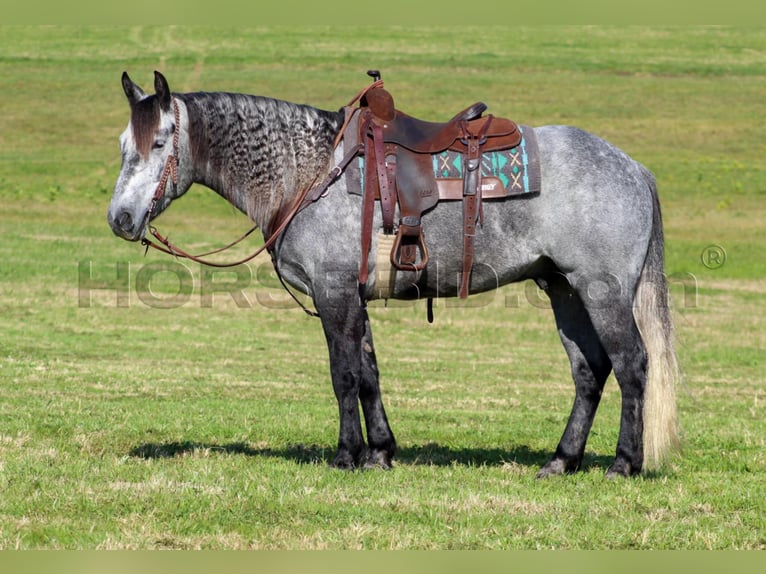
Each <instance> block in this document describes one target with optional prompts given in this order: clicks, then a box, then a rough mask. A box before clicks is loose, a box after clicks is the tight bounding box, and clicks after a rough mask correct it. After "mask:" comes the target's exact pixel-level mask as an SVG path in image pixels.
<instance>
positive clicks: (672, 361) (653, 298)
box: [633, 170, 680, 469]
mask: <svg viewBox="0 0 766 574" xmlns="http://www.w3.org/2000/svg"><path fill="white" fill-rule="evenodd" d="M644 173H645V177H646V180H647V183H648V184H649V187H650V190H651V194H652V203H653V215H652V234H651V238H650V240H649V246H648V248H647V252H646V259H645V260H644V267H643V269H642V270H641V277H640V279H639V281H638V287H637V289H636V296H635V301H634V305H633V315H634V317H635V319H636V324H637V325H638V330H639V332H640V333H641V338H642V339H643V342H644V346H645V347H646V353H647V367H648V372H647V377H646V390H645V393H644V416H643V418H644V466H645V467H646V468H649V469H653V468H657V467H659V466H660V465H661V463H662V462H663V461H664V460H665V459H666V458H667V456H668V455H669V454H671V453H672V452H674V451H677V450H678V449H679V448H680V439H679V431H678V413H677V410H676V387H677V386H678V383H679V382H680V369H679V364H678V357H677V355H676V352H675V346H674V336H673V322H672V317H671V312H670V305H669V293H668V283H667V278H666V277H665V272H664V258H665V257H664V256H665V253H664V246H663V232H662V214H661V212H660V203H659V198H658V196H657V183H656V181H655V179H654V176H653V175H652V174H651V173H650V172H649V171H648V170H644Z"/></svg>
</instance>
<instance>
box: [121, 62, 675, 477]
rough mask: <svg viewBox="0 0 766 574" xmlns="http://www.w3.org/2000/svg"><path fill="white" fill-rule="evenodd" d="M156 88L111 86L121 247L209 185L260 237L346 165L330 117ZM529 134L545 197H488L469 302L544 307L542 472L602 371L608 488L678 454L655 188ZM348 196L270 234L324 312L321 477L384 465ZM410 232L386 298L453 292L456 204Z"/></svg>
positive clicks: (583, 417)
mask: <svg viewBox="0 0 766 574" xmlns="http://www.w3.org/2000/svg"><path fill="white" fill-rule="evenodd" d="M154 83H155V94H153V95H147V94H146V93H145V92H144V91H143V90H142V89H141V88H140V87H138V86H137V85H136V84H135V83H133V81H132V80H131V79H130V78H129V77H128V75H127V74H123V77H122V86H123V89H124V91H125V94H126V96H127V99H128V102H129V103H130V109H131V116H130V123H129V125H128V127H127V129H126V130H125V132H124V133H123V134H122V136H121V138H120V144H121V148H122V167H121V170H120V174H119V177H118V179H117V183H116V185H115V189H114V195H113V197H112V200H111V204H110V206H109V212H108V221H109V225H110V226H111V228H112V230H113V231H114V233H115V234H117V235H118V236H120V237H122V238H124V239H126V240H129V241H139V240H142V239H143V238H144V236H145V234H146V231H147V226H148V224H149V222H150V221H151V220H153V219H154V218H155V217H157V216H158V215H159V214H160V213H162V211H164V210H165V209H166V208H167V207H168V206H169V205H170V204H171V202H172V201H173V200H175V199H177V198H179V197H181V196H182V195H183V194H184V192H186V191H187V190H188V189H189V187H190V186H191V185H192V184H194V183H198V184H202V185H204V186H207V187H209V188H211V189H213V190H214V191H216V192H217V193H218V194H220V195H221V196H222V197H224V198H225V199H227V200H228V201H229V202H231V203H232V204H233V205H234V206H236V207H237V208H238V209H240V210H241V211H242V212H244V213H245V214H247V215H248V216H249V217H250V218H251V219H252V220H253V222H255V224H257V225H258V226H260V227H261V229H262V230H263V231H264V233H265V234H266V235H268V234H269V233H270V232H272V231H274V230H273V229H272V230H270V229H269V225H270V222H271V221H272V218H273V216H274V214H275V213H276V212H277V211H278V210H280V209H284V207H285V206H286V205H289V204H290V203H291V202H292V201H293V200H294V198H295V197H296V194H298V193H299V192H300V190H304V189H306V188H308V187H309V186H311V185H312V184H313V182H315V181H316V180H317V179H319V180H321V179H322V178H324V177H325V176H326V175H327V174H328V173H329V172H330V170H331V168H332V166H333V165H334V164H335V163H336V162H338V161H339V160H340V158H341V156H342V147H343V146H339V147H338V148H336V149H334V139H335V137H336V134H338V133H339V130H340V129H341V124H342V122H343V121H344V111H343V110H339V111H337V112H335V111H323V110H319V109H316V108H313V107H310V106H307V105H297V104H293V103H289V102H284V101H279V100H275V99H270V98H266V97H260V96H251V95H243V94H231V93H185V94H180V93H172V92H171V91H170V88H169V87H168V83H167V80H166V79H165V78H164V76H163V75H162V74H160V73H158V72H155V82H154ZM535 134H536V137H537V142H538V147H539V155H540V164H541V177H542V193H540V194H539V195H536V196H534V197H531V198H525V199H523V200H516V199H509V200H504V201H499V202H485V205H484V224H483V227H481V228H479V230H478V231H477V234H476V238H475V260H474V261H475V267H474V273H473V275H472V276H471V283H470V291H471V293H479V292H482V291H487V290H490V289H495V288H497V287H498V286H499V285H503V284H507V283H510V282H515V281H522V280H525V279H532V280H534V281H535V282H537V284H538V285H539V286H540V288H542V289H543V290H544V291H545V292H546V293H547V295H548V296H549V298H550V302H551V307H552V309H553V313H554V315H555V319H556V325H557V327H558V332H559V336H560V338H561V342H562V344H563V345H564V348H565V350H566V352H567V355H568V357H569V360H570V362H571V367H572V375H573V378H574V382H575V399H574V406H573V408H572V411H571V415H570V417H569V421H568V422H567V425H566V428H565V429H564V433H563V436H562V438H561V441H560V442H559V444H558V447H557V448H556V451H555V453H554V454H553V456H552V457H551V459H550V461H549V462H548V463H547V464H545V465H544V466H543V467H542V468H541V469H540V471H539V473H538V476H539V477H545V476H549V475H555V474H562V473H568V472H574V471H576V470H578V469H579V468H580V466H581V463H582V459H583V454H584V451H585V444H586V440H587V437H588V434H589V432H590V428H591V425H592V423H593V419H594V416H595V413H596V409H597V407H598V404H599V400H600V398H601V394H602V390H603V387H604V384H605V382H606V379H607V377H608V375H609V374H610V372H612V371H614V373H615V377H616V379H617V382H618V384H619V387H620V391H621V397H622V413H621V420H620V432H619V438H618V441H617V450H616V456H615V459H614V461H613V463H612V464H611V466H610V467H609V469H608V470H607V476H609V477H614V476H630V475H633V474H636V473H639V472H640V471H641V470H642V469H643V468H644V467H645V462H646V467H648V466H649V465H650V464H651V465H656V464H658V463H659V462H660V461H661V460H662V459H663V458H664V457H665V456H666V455H667V454H668V453H670V452H672V451H673V449H674V448H675V446H676V445H677V442H678V434H677V421H676V419H677V416H676V405H675V386H676V383H677V380H676V379H677V371H678V369H677V361H676V356H675V352H674V349H673V342H672V325H671V318H670V311H669V308H668V289H667V282H666V278H665V275H664V271H663V267H664V262H663V259H664V255H663V250H664V247H663V232H662V221H661V216H660V206H659V201H658V197H657V190H656V184H655V180H654V178H653V176H652V175H651V174H650V173H649V171H648V170H647V169H645V168H644V167H643V166H642V165H640V164H639V163H637V162H636V161H634V160H633V159H631V158H630V157H628V156H627V155H626V154H625V153H623V152H622V151H620V150H619V149H617V148H616V147H614V146H613V145H611V144H609V143H607V142H606V141H604V140H602V139H600V138H598V137H596V136H594V135H591V134H589V133H586V132H584V131H582V130H580V129H576V128H573V127H564V126H545V127H539V128H535ZM170 156H177V158H176V159H173V160H172V162H176V163H177V165H173V166H172V169H170V170H168V169H167V168H166V167H165V166H168V165H170V164H171V163H172V162H171V160H170V159H169V157H170ZM169 171H170V172H173V174H172V175H173V176H174V177H170V176H169V175H168V172H169ZM155 192H158V193H157V194H155ZM361 202H362V198H361V197H359V196H358V195H352V194H349V193H347V189H346V183H345V178H343V177H340V178H338V179H337V180H335V181H334V183H333V184H332V185H331V186H330V187H329V189H328V190H327V192H326V194H325V195H324V196H323V197H322V198H321V199H320V200H318V201H316V202H315V203H313V204H312V205H310V206H309V207H308V208H307V209H304V210H302V211H300V212H299V213H298V214H297V215H295V217H294V218H293V219H292V221H291V222H290V223H289V225H288V226H287V227H286V228H285V229H284V230H280V233H279V236H278V238H277V240H276V241H275V242H274V243H273V246H272V255H273V260H274V264H275V266H276V267H277V269H278V272H279V273H280V274H281V276H282V277H283V278H284V279H285V280H286V281H287V283H289V284H290V285H292V286H293V287H295V288H296V289H298V290H300V291H302V292H304V293H306V294H307V295H308V296H310V297H311V299H312V301H313V304H314V305H315V307H316V309H317V311H318V313H319V315H320V317H321V323H322V327H323V329H324V333H325V336H326V339H327V345H328V348H329V353H330V371H331V376H332V385H333V389H334V391H335V396H336V398H337V401H338V408H339V412H340V432H339V439H338V449H337V453H336V455H335V457H334V460H333V461H332V465H333V466H335V467H338V468H354V467H359V466H370V467H382V468H389V467H390V466H391V461H392V458H393V456H394V453H395V450H396V442H395V440H394V435H393V433H392V431H391V429H390V427H389V424H388V420H387V418H386V414H385V411H384V408H383V403H382V402H381V396H380V388H379V383H378V367H377V363H376V358H375V351H374V347H373V341H372V331H371V327H370V321H369V318H368V314H367V311H366V301H367V300H368V299H370V298H372V297H373V295H374V293H375V291H374V288H375V279H374V278H375V268H374V267H375V264H376V263H375V260H374V259H375V258H374V257H371V258H370V263H369V265H370V267H369V269H370V281H369V282H368V284H367V286H366V291H364V292H363V293H361V296H360V292H359V288H358V275H359V265H360V257H361V247H360V210H361ZM379 217H380V215H379V214H376V220H375V225H376V226H379V225H380V220H379ZM423 226H424V228H425V229H426V230H427V236H428V244H429V250H430V262H429V263H428V267H427V268H426V269H425V270H424V271H422V272H420V273H418V274H416V273H414V272H399V273H397V278H396V281H395V285H394V288H393V295H392V296H393V297H394V298H397V297H398V298H412V297H413V296H419V297H447V296H455V295H456V293H457V289H458V283H459V277H458V275H459V270H460V268H461V231H462V208H461V205H460V202H440V203H439V204H437V205H436V207H435V208H434V209H433V210H432V211H430V212H428V213H427V214H425V216H424V218H423ZM375 247H376V241H375V239H373V245H372V250H373V251H374V250H375ZM437 267H438V270H437ZM466 392H470V389H467V390H466ZM360 403H361V407H362V412H363V415H364V420H365V425H366V441H367V444H365V437H364V434H363V431H362V425H361V419H360V414H359V408H358V407H359V404H360Z"/></svg>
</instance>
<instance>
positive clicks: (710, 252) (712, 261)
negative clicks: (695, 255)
mask: <svg viewBox="0 0 766 574" xmlns="http://www.w3.org/2000/svg"><path fill="white" fill-rule="evenodd" d="M700 261H702V264H703V265H704V266H705V267H707V268H708V269H720V268H721V267H723V266H724V265H725V264H726V250H725V249H724V248H723V247H721V246H720V245H708V246H707V247H705V249H703V250H702V253H701V254H700Z"/></svg>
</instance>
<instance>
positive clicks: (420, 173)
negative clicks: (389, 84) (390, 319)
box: [344, 71, 539, 318]
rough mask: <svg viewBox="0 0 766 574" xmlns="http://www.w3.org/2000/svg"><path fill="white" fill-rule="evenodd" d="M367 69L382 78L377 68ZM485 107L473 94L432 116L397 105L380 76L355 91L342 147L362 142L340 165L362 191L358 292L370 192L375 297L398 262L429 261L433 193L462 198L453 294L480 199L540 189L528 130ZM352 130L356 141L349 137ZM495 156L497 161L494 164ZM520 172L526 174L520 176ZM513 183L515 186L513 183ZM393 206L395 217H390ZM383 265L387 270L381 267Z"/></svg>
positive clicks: (416, 264)
mask: <svg viewBox="0 0 766 574" xmlns="http://www.w3.org/2000/svg"><path fill="white" fill-rule="evenodd" d="M368 74H369V75H370V76H372V77H373V78H375V79H378V80H379V78H380V75H379V73H378V72H376V71H370V72H368ZM486 108H487V106H486V105H485V104H483V103H482V102H478V103H476V104H474V105H472V106H470V107H468V108H466V109H465V110H463V111H462V112H460V113H458V114H457V115H455V116H454V117H453V118H452V119H451V120H450V121H448V122H446V123H435V122H427V121H423V120H418V119H416V118H413V117H411V116H409V115H407V114H405V113H403V112H401V111H400V110H397V109H396V108H395V107H394V101H393V98H392V96H391V94H390V93H389V92H388V91H387V90H386V89H385V88H383V87H382V82H379V81H378V82H376V86H375V87H372V88H371V89H369V90H368V91H366V93H365V94H364V96H363V97H362V98H361V100H360V106H359V109H358V110H356V111H358V113H354V114H353V116H351V121H350V122H349V125H348V128H347V131H346V134H347V136H351V137H345V138H344V140H345V146H346V148H347V149H349V148H350V147H351V146H354V145H356V146H360V144H361V146H360V147H361V149H362V150H363V151H362V155H363V159H362V158H360V159H359V164H361V166H359V165H356V166H355V169H347V170H346V176H347V182H348V184H349V185H348V188H349V190H350V191H351V192H353V190H354V189H358V190H360V192H361V193H362V196H363V200H362V238H361V241H362V261H361V265H360V269H359V284H360V290H361V291H362V292H363V290H364V288H365V286H366V283H367V280H368V269H367V267H368V259H369V252H370V248H371V245H372V233H373V216H374V210H375V202H376V200H379V202H380V209H381V213H382V218H383V228H382V230H381V231H380V232H379V233H378V262H379V263H378V266H377V267H378V273H377V281H376V293H377V295H378V297H379V298H384V299H385V298H388V297H389V296H390V294H391V289H392V288H393V279H394V276H395V273H396V271H397V270H399V271H420V270H423V269H424V268H425V267H426V265H427V264H428V247H427V243H426V238H425V236H424V233H423V225H422V223H423V222H422V218H423V214H424V213H426V212H427V211H428V210H429V209H431V208H433V207H434V206H435V205H436V204H437V203H438V202H439V201H454V200H462V202H463V225H462V228H463V229H462V238H463V246H462V247H463V256H462V269H461V276H460V287H459V291H458V294H459V296H460V297H461V298H466V297H467V296H468V291H469V282H470V277H471V269H472V267H473V259H474V237H475V235H476V228H477V224H479V225H481V224H482V223H483V210H482V201H483V200H484V199H499V198H505V197H508V196H509V195H513V194H516V193H528V192H535V191H539V166H538V165H531V166H530V165H527V163H528V160H529V158H530V155H528V154H527V149H526V148H527V147H529V146H534V148H535V149H534V150H533V151H534V152H535V153H534V154H531V157H532V160H533V162H534V163H535V164H536V162H537V154H536V142H535V141H534V132H533V131H532V130H531V129H529V128H527V129H526V130H525V129H524V126H518V125H517V124H516V123H515V122H513V121H511V120H509V119H505V118H498V117H495V116H493V115H487V116H484V115H482V114H483V113H484V111H485V110H486ZM522 132H524V134H523V135H524V140H525V141H523V139H522ZM354 136H356V137H357V138H358V139H357V141H356V142H353V141H350V140H351V139H352V138H353V137H354ZM530 136H531V137H530ZM530 139H531V141H529V140H530ZM520 144H527V145H526V146H524V145H521V146H520ZM522 148H523V149H522ZM522 155H523V161H522V158H521V156H522ZM483 158H484V159H485V160H486V161H485V162H482V159H483ZM482 163H484V164H485V166H484V167H483V166H482ZM487 164H489V166H487ZM493 164H494V167H495V168H497V169H495V170H492V165H493ZM353 165H354V164H352V166H353ZM506 166H507V169H506V170H505V171H503V169H502V168H503V167H506ZM526 168H530V169H526ZM522 169H523V170H524V173H523V174H522ZM461 172H462V173H461ZM437 173H438V175H439V176H440V177H438V178H437ZM529 174H531V175H532V181H531V182H530V179H529ZM445 175H446V177H444V176H445ZM456 175H457V176H458V177H455V176H456ZM461 175H462V177H460V176H461ZM522 175H523V177H524V181H523V182H520V181H519V178H520V176H522ZM514 184H515V186H516V188H518V189H514ZM397 207H398V210H399V220H398V221H394V218H395V213H396V209H397ZM386 258H387V259H388V261H386V260H385V259H386ZM387 263H390V265H387ZM381 268H382V269H386V270H389V273H386V272H382V273H381ZM429 303H430V301H429ZM429 310H430V306H429ZM429 318H430V313H429Z"/></svg>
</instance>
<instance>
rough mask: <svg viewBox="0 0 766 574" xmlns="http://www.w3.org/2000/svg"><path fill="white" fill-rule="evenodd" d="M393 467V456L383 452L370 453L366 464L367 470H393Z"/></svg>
mask: <svg viewBox="0 0 766 574" xmlns="http://www.w3.org/2000/svg"><path fill="white" fill-rule="evenodd" d="M392 466H393V465H392V464H391V456H390V455H389V454H388V453H387V452H384V451H382V450H378V451H370V452H369V453H368V455H367V460H366V461H365V462H364V468H365V469H382V470H391V468H392Z"/></svg>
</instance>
